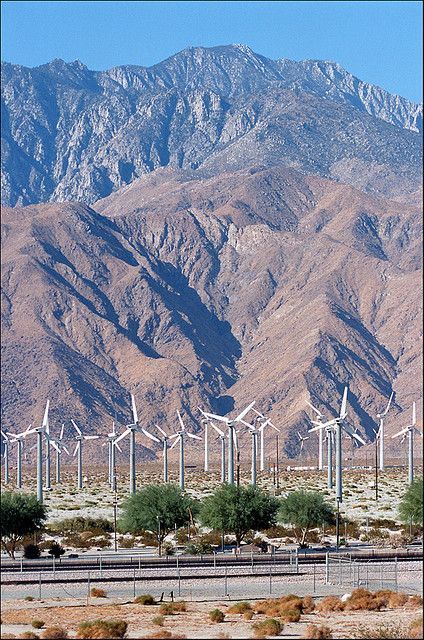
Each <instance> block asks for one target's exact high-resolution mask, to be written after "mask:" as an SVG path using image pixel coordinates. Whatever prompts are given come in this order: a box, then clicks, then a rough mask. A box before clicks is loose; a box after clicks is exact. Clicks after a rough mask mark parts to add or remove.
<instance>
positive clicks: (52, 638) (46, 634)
mask: <svg viewBox="0 0 424 640" xmlns="http://www.w3.org/2000/svg"><path fill="white" fill-rule="evenodd" d="M67 637H68V632H67V631H66V629H62V628H61V627H47V629H46V630H45V631H43V633H42V634H41V636H40V638H42V640H65V639H66V638H67Z"/></svg>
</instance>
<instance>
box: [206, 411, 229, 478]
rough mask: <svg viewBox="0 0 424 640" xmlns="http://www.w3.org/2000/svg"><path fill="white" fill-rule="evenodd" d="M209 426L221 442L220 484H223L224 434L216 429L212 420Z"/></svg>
mask: <svg viewBox="0 0 424 640" xmlns="http://www.w3.org/2000/svg"><path fill="white" fill-rule="evenodd" d="M210 425H211V427H212V429H215V431H216V432H217V434H218V437H219V439H220V441H221V482H222V483H224V482H225V433H224V432H223V431H221V429H219V427H217V426H216V425H215V424H214V423H213V422H212V420H211V421H210Z"/></svg>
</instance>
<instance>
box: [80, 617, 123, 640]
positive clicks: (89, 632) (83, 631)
mask: <svg viewBox="0 0 424 640" xmlns="http://www.w3.org/2000/svg"><path fill="white" fill-rule="evenodd" d="M127 626H128V625H127V623H126V622H125V620H93V621H90V622H81V624H80V625H79V626H78V630H77V635H76V637H77V638H79V639H89V640H92V638H99V639H104V640H109V639H110V640H119V639H120V638H124V637H125V634H126V631H127Z"/></svg>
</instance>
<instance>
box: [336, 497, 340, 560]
mask: <svg viewBox="0 0 424 640" xmlns="http://www.w3.org/2000/svg"><path fill="white" fill-rule="evenodd" d="M336 502H337V511H336V548H337V550H338V549H339V543H340V500H339V499H338V498H337V500H336Z"/></svg>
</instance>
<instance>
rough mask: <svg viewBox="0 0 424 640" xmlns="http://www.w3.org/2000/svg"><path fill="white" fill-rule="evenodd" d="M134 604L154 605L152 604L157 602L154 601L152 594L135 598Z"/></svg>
mask: <svg viewBox="0 0 424 640" xmlns="http://www.w3.org/2000/svg"><path fill="white" fill-rule="evenodd" d="M134 604H144V605H152V604H156V600H155V599H154V597H153V596H151V595H150V593H146V594H144V595H141V596H137V597H136V598H134Z"/></svg>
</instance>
